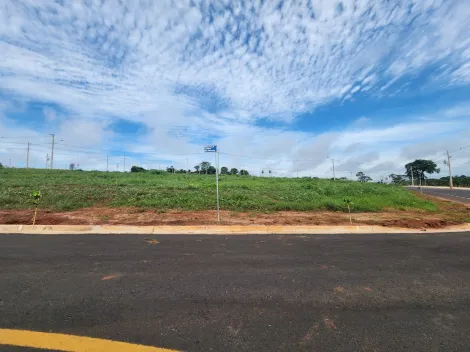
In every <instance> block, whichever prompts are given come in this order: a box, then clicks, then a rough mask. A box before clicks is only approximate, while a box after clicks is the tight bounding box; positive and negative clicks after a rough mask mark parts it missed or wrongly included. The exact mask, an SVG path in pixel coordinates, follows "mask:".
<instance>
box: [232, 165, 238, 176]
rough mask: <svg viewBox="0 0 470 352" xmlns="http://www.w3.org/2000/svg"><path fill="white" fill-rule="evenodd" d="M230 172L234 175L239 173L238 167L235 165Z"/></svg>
mask: <svg viewBox="0 0 470 352" xmlns="http://www.w3.org/2000/svg"><path fill="white" fill-rule="evenodd" d="M230 173H231V174H232V175H237V174H238V169H237V168H235V167H233V168H231V169H230Z"/></svg>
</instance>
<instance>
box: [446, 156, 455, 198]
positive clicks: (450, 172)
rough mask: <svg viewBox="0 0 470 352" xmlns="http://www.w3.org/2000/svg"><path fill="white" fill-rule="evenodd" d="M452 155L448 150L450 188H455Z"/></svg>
mask: <svg viewBox="0 0 470 352" xmlns="http://www.w3.org/2000/svg"><path fill="white" fill-rule="evenodd" d="M451 158H452V156H451V155H450V154H449V151H447V166H449V187H450V189H453V188H454V183H453V182H452V166H451V165H450V159H451Z"/></svg>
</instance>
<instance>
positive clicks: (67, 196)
mask: <svg viewBox="0 0 470 352" xmlns="http://www.w3.org/2000/svg"><path fill="white" fill-rule="evenodd" d="M219 187H220V206H221V209H224V210H232V211H254V212H258V211H281V210H296V211H320V210H329V211H347V209H346V207H345V204H344V201H343V200H344V198H349V199H351V201H352V211H353V212H378V211H383V210H388V209H398V210H409V209H414V210H426V211H436V210H437V206H436V205H435V204H434V203H433V202H431V201H428V200H424V199H420V198H418V197H416V196H414V195H413V194H412V193H410V192H408V191H407V190H405V189H404V188H401V187H395V186H390V185H380V184H370V183H368V184H361V183H359V182H351V181H329V180H318V179H308V178H298V179H292V178H291V179H289V178H268V177H245V176H221V177H220V182H219ZM33 190H40V191H41V193H42V202H41V205H40V208H43V209H50V210H54V211H66V210H74V209H79V208H84V207H91V206H110V207H120V206H126V207H128V206H132V207H141V208H154V209H161V210H169V209H182V210H210V209H215V176H214V175H178V174H177V175H172V174H161V175H154V174H150V173H120V172H95V171H93V172H83V171H65V170H35V169H29V170H26V169H0V209H25V208H32V204H31V201H30V199H29V195H30V193H31V192H32V191H33Z"/></svg>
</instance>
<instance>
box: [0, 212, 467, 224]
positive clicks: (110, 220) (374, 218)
mask: <svg viewBox="0 0 470 352" xmlns="http://www.w3.org/2000/svg"><path fill="white" fill-rule="evenodd" d="M445 210H448V209H445ZM452 210H453V211H452V212H448V211H447V212H442V213H437V214H433V213H426V212H418V211H414V212H410V211H386V212H381V213H354V214H352V221H353V224H357V225H359V224H363V225H381V226H392V227H404V228H441V227H444V226H449V225H455V224H459V223H462V222H465V219H469V218H470V210H469V209H468V208H466V207H463V208H462V209H460V207H459V209H458V211H456V210H457V209H452ZM462 212H463V213H462ZM220 216H221V223H220V224H221V225H347V224H349V216H348V214H347V213H336V212H312V213H309V212H292V211H283V212H275V213H241V212H231V211H221V214H220ZM32 217H33V211H32V210H0V224H31V221H32ZM216 219H217V213H216V212H215V211H212V210H210V211H175V210H172V211H168V212H162V211H156V210H151V209H142V208H106V207H93V208H84V209H79V210H75V211H69V212H52V211H47V210H40V211H38V215H37V220H36V224H37V225H214V224H217V221H216Z"/></svg>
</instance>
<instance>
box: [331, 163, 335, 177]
mask: <svg viewBox="0 0 470 352" xmlns="http://www.w3.org/2000/svg"><path fill="white" fill-rule="evenodd" d="M331 162H332V163H333V180H336V175H335V159H331Z"/></svg>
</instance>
